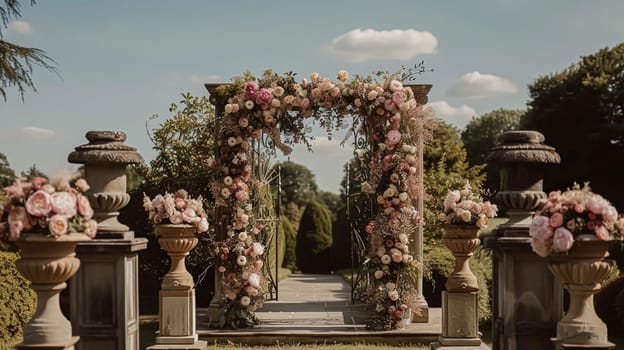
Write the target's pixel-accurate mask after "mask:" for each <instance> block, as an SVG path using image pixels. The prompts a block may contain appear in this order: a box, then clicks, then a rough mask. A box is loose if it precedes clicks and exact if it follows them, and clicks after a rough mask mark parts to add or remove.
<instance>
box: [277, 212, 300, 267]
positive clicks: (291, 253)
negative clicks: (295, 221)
mask: <svg viewBox="0 0 624 350" xmlns="http://www.w3.org/2000/svg"><path fill="white" fill-rule="evenodd" d="M280 235H283V236H284V241H285V242H284V243H285V244H284V248H285V251H284V261H283V262H282V266H283V267H285V268H287V269H290V270H291V271H297V270H299V268H298V267H297V230H296V229H295V228H294V227H293V225H292V224H291V223H290V220H288V217H286V216H284V215H282V216H281V217H280Z"/></svg>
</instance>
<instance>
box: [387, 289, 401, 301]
mask: <svg viewBox="0 0 624 350" xmlns="http://www.w3.org/2000/svg"><path fill="white" fill-rule="evenodd" d="M388 297H389V298H390V300H392V301H397V300H399V292H398V291H396V290H393V291H391V292H388Z"/></svg>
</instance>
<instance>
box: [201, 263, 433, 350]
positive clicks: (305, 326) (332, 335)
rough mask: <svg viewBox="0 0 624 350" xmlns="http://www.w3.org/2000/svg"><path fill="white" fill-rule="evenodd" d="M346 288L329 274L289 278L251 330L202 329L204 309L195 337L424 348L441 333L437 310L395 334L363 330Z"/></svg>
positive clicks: (361, 313)
mask: <svg viewBox="0 0 624 350" xmlns="http://www.w3.org/2000/svg"><path fill="white" fill-rule="evenodd" d="M350 296H351V286H350V285H348V284H347V283H346V282H345V281H344V280H343V279H342V278H341V277H339V276H333V275H293V276H291V277H289V278H287V279H285V280H283V281H281V282H280V284H279V301H270V302H267V303H265V306H264V307H263V308H262V309H261V310H259V311H258V312H257V313H256V315H257V316H258V318H259V319H260V320H261V325H260V326H258V327H256V328H253V329H248V328H247V329H238V330H221V329H210V328H208V327H207V318H206V311H207V310H206V309H198V310H197V328H198V330H197V333H198V334H199V338H200V339H202V340H206V341H207V342H208V343H209V344H211V343H215V342H217V343H229V342H232V343H235V344H245V345H274V344H285V343H287V344H293V343H294V344H324V343H327V344H329V343H332V344H333V343H383V344H395V345H408V344H429V343H431V342H434V341H437V338H438V336H439V335H440V332H441V326H440V321H441V319H440V317H441V312H440V309H436V308H434V309H429V322H428V323H412V324H410V325H409V326H408V327H406V328H405V329H400V330H395V331H384V332H373V331H367V330H366V327H365V322H366V320H367V319H368V313H367V312H366V310H365V305H364V304H356V305H353V304H351V301H350Z"/></svg>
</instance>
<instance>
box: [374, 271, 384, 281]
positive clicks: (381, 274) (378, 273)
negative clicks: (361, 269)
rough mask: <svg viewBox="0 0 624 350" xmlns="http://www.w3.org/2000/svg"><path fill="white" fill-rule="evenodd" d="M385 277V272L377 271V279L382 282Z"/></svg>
mask: <svg viewBox="0 0 624 350" xmlns="http://www.w3.org/2000/svg"><path fill="white" fill-rule="evenodd" d="M383 276H384V272H383V271H381V270H377V271H375V278H376V279H378V280H380V279H381V278H382V277H383Z"/></svg>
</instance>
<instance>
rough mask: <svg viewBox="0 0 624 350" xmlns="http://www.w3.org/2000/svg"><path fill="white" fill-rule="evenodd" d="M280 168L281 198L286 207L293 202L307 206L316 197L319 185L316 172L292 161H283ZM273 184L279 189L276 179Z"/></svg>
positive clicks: (275, 188)
mask: <svg viewBox="0 0 624 350" xmlns="http://www.w3.org/2000/svg"><path fill="white" fill-rule="evenodd" d="M279 169H280V179H281V189H280V190H281V200H282V206H283V207H284V208H286V206H287V205H288V204H289V203H291V202H292V203H295V204H297V206H299V207H302V206H305V205H306V204H307V203H308V202H309V201H310V200H312V199H314V198H315V197H316V192H317V191H318V187H317V185H316V179H315V178H314V173H312V171H311V170H310V169H308V168H306V167H305V166H304V165H301V164H297V163H294V162H291V161H286V162H283V163H281V164H280V165H279ZM272 186H273V188H274V190H275V191H277V182H276V181H275V182H273V183H272Z"/></svg>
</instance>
